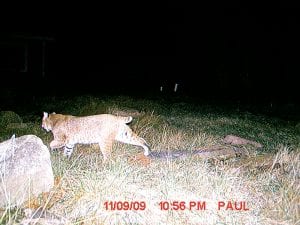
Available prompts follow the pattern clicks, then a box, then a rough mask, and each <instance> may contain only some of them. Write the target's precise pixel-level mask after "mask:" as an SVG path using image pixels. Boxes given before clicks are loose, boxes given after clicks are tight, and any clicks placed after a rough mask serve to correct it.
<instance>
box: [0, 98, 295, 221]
mask: <svg viewBox="0 0 300 225" xmlns="http://www.w3.org/2000/svg"><path fill="white" fill-rule="evenodd" d="M32 105H34V106H32V109H31V110H30V111H29V110H28V109H29V108H27V109H26V110H24V109H22V108H20V109H16V110H15V111H16V113H17V114H18V115H19V116H20V117H21V119H18V121H20V122H19V124H21V125H16V124H18V123H15V122H14V123H8V122H7V119H1V118H0V121H5V124H0V126H1V127H2V128H3V129H1V131H0V138H1V140H2V141H3V140H6V139H8V138H9V137H11V136H12V134H16V137H18V136H21V135H25V134H35V135H37V136H38V137H40V138H41V139H42V140H43V141H44V143H45V144H46V145H47V146H49V143H50V141H51V140H52V135H51V134H50V133H46V132H45V131H44V130H42V129H41V117H42V112H43V111H47V112H53V111H55V112H56V113H63V114H72V115H78V116H84V115H92V114H98V113H113V114H129V115H130V114H132V115H134V121H133V123H132V124H131V127H132V128H133V130H135V131H136V132H137V133H138V134H139V135H140V136H142V137H143V138H145V139H146V140H147V142H148V143H149V144H150V145H151V147H152V149H153V151H166V150H170V151H172V150H179V149H180V150H186V151H193V150H197V149H204V148H210V147H213V146H218V145H224V143H223V142H222V139H223V138H224V136H225V135H228V134H233V135H237V136H239V137H243V138H247V139H250V140H254V141H257V142H259V143H261V144H262V145H263V148H261V149H255V148H254V147H253V146H250V145H247V146H243V148H245V149H246V150H247V152H249V156H248V157H245V158H232V159H228V160H201V159H199V158H197V157H192V156H191V157H187V158H184V159H176V160H163V159H157V160H155V159H151V160H148V159H147V158H143V157H142V156H141V154H140V153H141V152H142V149H139V148H137V147H134V146H130V145H126V144H121V143H116V144H115V145H114V147H113V148H114V160H112V161H111V162H109V163H108V164H103V163H102V156H101V154H100V151H99V149H98V147H97V146H96V145H90V146H84V145H78V146H77V147H76V148H75V151H74V154H73V156H72V158H71V159H70V160H68V159H66V158H64V157H63V155H62V152H61V151H53V152H51V157H52V164H53V170H54V174H55V179H56V185H55V187H54V188H53V190H52V191H51V192H50V193H45V194H43V195H42V196H39V197H38V198H36V199H32V200H31V201H29V202H26V203H25V204H24V207H30V208H37V207H40V206H42V207H44V208H45V209H47V210H48V211H50V212H51V213H54V214H56V215H59V216H62V217H64V218H66V219H67V220H68V221H69V222H70V224H300V211H299V209H300V208H299V207H300V206H299V202H300V182H299V181H300V177H299V171H300V160H299V159H300V139H299V137H300V132H299V123H298V122H299V121H297V120H286V119H281V118H278V117H270V116H266V115H264V114H261V113H259V112H257V111H253V110H249V108H241V107H229V106H219V105H216V104H204V103H199V104H197V105H196V104H193V103H188V102H185V101H178V100H177V99H174V100H168V101H166V100H163V99H161V100H153V99H152V100H151V99H138V98H134V99H133V98H131V97H124V96H116V97H102V98H97V97H91V96H84V97H76V98H73V99H70V98H68V99H64V98H48V99H46V98H44V99H43V100H37V101H35V102H34V103H32ZM9 115H13V114H12V113H10V114H9ZM13 121H14V120H13ZM21 121H22V122H21ZM221 201H222V202H224V203H226V206H227V210H226V206H225V207H222V208H221V209H220V210H218V202H221ZM114 202H119V203H117V204H119V207H120V208H119V209H120V210H117V209H115V210H114V207H115V205H114V204H115V203H114ZM165 202H168V203H170V202H172V203H174V204H173V207H174V208H173V210H171V208H172V206H171V205H170V204H168V203H165ZM203 202H205V204H206V205H205V209H203V208H202V209H200V208H197V206H194V203H197V204H198V206H200V205H199V204H201V203H203ZM228 202H232V203H233V205H234V202H236V203H237V204H239V203H243V204H244V205H243V207H242V210H234V209H233V208H231V207H230V205H229V206H228ZM127 203H128V204H129V205H130V204H131V206H133V207H136V210H126V209H127V206H128V205H127ZM197 204H196V205H197ZM202 206H203V205H202ZM238 206H239V205H238ZM128 207H129V206H128ZM161 207H162V208H161ZM168 207H170V208H168ZM232 207H233V206H232ZM248 209H249V210H248ZM23 213H24V212H23V210H22V209H9V208H6V209H2V211H0V224H1V223H2V224H5V223H8V224H13V223H14V222H16V221H19V220H20V217H21V215H23Z"/></svg>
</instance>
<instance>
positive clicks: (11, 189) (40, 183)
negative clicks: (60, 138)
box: [0, 135, 54, 207]
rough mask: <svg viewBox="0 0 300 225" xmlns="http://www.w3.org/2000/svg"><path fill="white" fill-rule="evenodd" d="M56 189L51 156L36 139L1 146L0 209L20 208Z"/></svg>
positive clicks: (5, 142)
mask: <svg viewBox="0 0 300 225" xmlns="http://www.w3.org/2000/svg"><path fill="white" fill-rule="evenodd" d="M53 185H54V176H53V171H52V165H51V160H50V153H49V150H48V148H47V146H46V145H44V144H43V142H42V140H41V139H40V138H38V137H37V136H35V135H25V136H21V137H19V138H15V137H14V136H13V137H12V138H11V139H9V140H7V141H4V142H2V143H0V207H7V206H10V207H11V206H18V205H21V204H22V203H23V202H24V201H26V200H28V199H29V198H31V197H36V196H38V195H39V194H40V193H42V192H48V191H49V190H50V189H51V188H52V187H53Z"/></svg>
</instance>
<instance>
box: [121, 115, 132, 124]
mask: <svg viewBox="0 0 300 225" xmlns="http://www.w3.org/2000/svg"><path fill="white" fill-rule="evenodd" d="M120 119H121V120H122V122H124V123H126V124H128V123H130V122H131V121H132V120H133V118H132V116H122V117H120Z"/></svg>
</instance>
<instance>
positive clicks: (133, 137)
mask: <svg viewBox="0 0 300 225" xmlns="http://www.w3.org/2000/svg"><path fill="white" fill-rule="evenodd" d="M116 140H117V141H120V142H123V143H126V144H131V145H137V146H140V147H142V148H143V149H144V155H145V156H148V155H150V154H151V149H150V146H149V145H148V144H147V142H146V141H145V140H144V139H143V138H141V137H139V136H138V135H137V134H135V133H134V132H133V131H132V130H131V129H130V128H129V127H124V128H123V129H122V130H121V131H120V132H119V133H118V135H117V136H116Z"/></svg>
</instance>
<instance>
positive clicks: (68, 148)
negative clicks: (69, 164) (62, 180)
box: [64, 144, 74, 158]
mask: <svg viewBox="0 0 300 225" xmlns="http://www.w3.org/2000/svg"><path fill="white" fill-rule="evenodd" d="M73 150H74V145H73V144H66V145H65V148H64V156H66V157H68V158H70V157H71V155H72V153H73Z"/></svg>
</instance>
